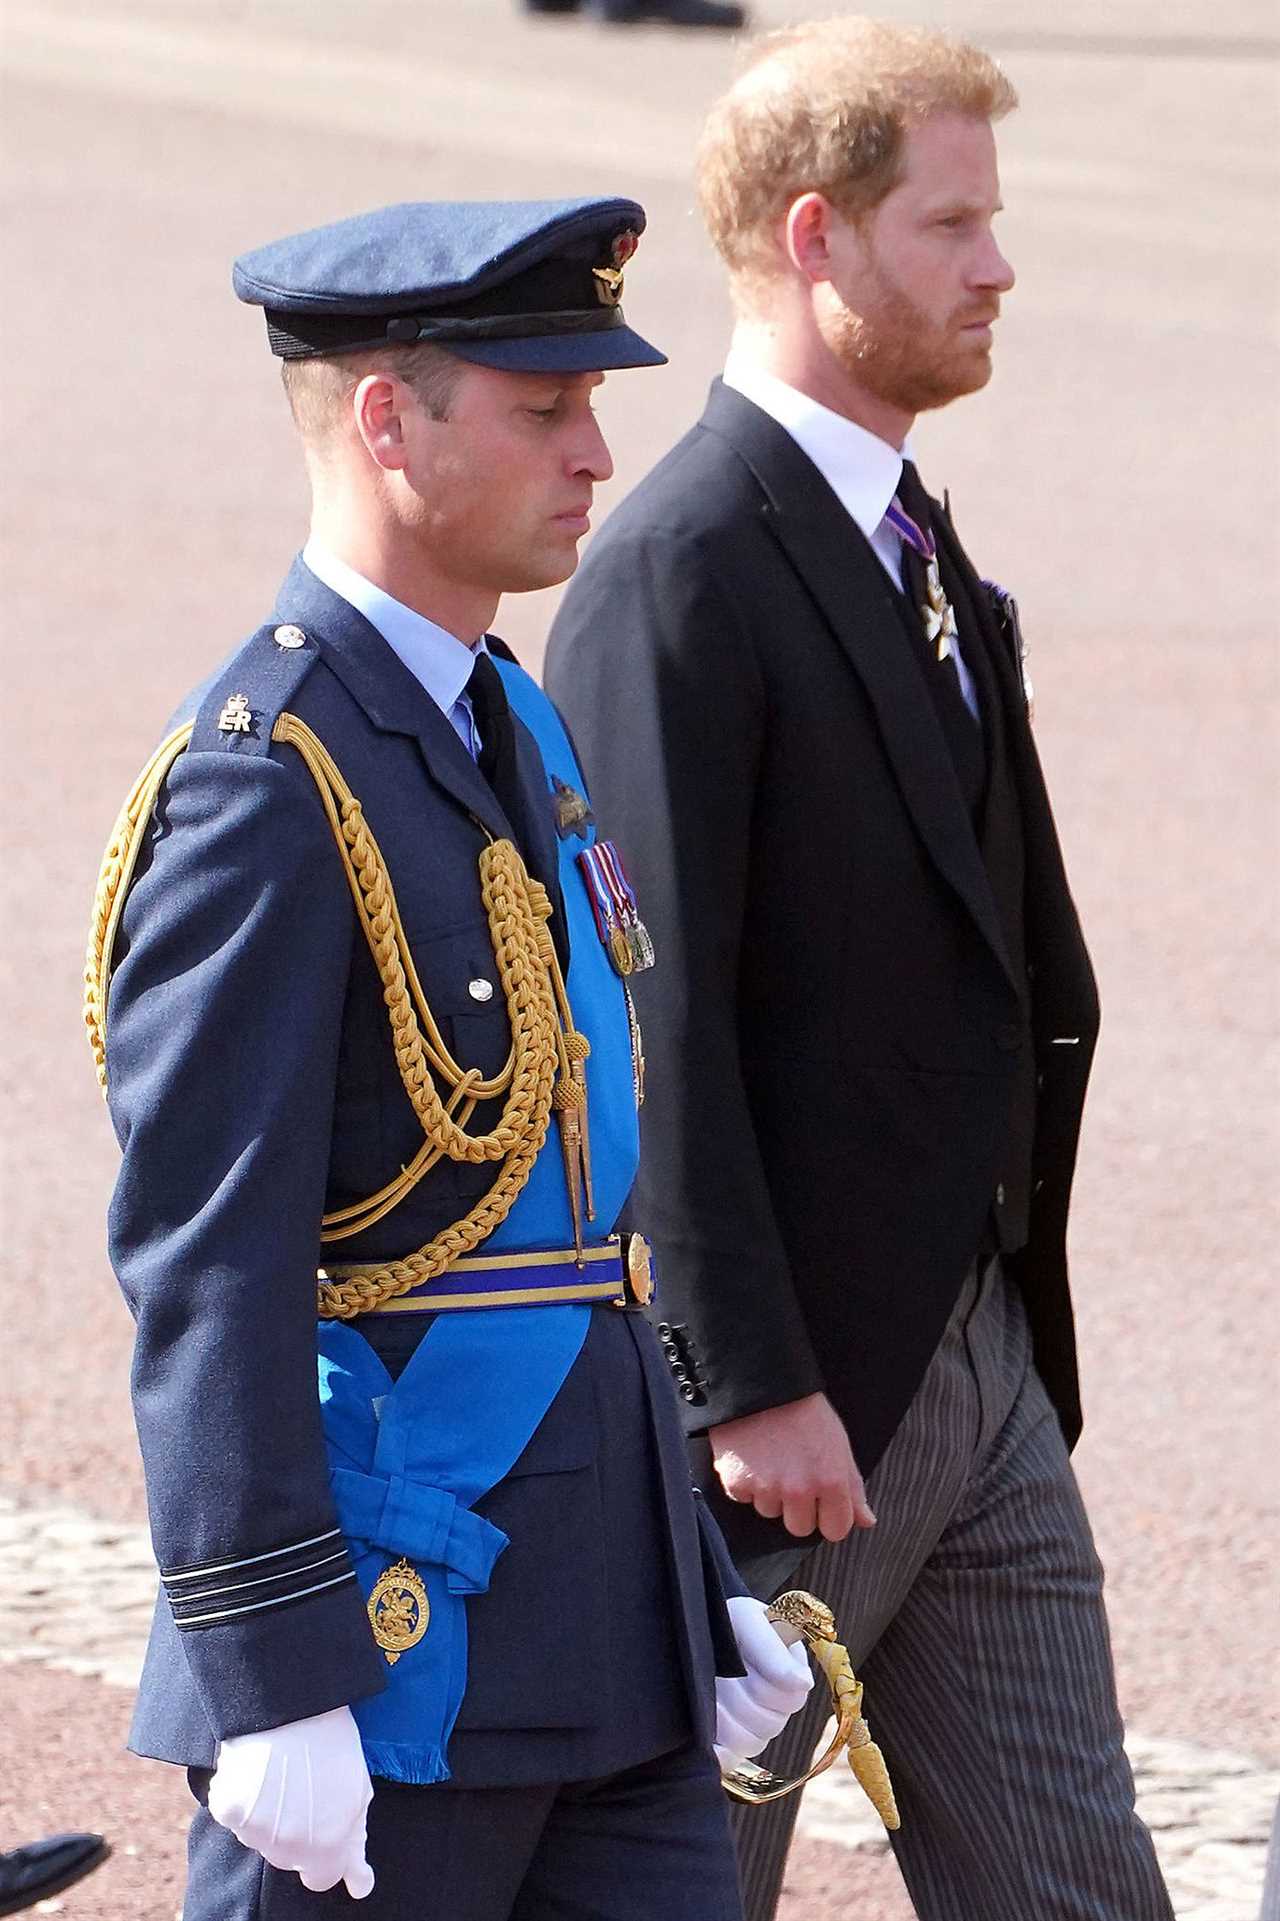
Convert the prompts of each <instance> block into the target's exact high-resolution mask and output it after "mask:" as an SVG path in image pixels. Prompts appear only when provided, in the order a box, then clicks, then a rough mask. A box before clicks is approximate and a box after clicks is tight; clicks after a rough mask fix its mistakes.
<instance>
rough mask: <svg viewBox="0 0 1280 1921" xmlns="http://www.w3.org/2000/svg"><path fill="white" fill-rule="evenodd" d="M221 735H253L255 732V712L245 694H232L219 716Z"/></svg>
mask: <svg viewBox="0 0 1280 1921" xmlns="http://www.w3.org/2000/svg"><path fill="white" fill-rule="evenodd" d="M218 732H219V733H220V734H251V733H252V732H253V712H252V709H251V708H250V706H249V702H248V700H247V698H246V697H245V695H244V694H232V696H231V698H230V700H229V701H228V702H227V704H226V706H225V707H224V708H223V710H222V712H221V713H220V714H219V715H218Z"/></svg>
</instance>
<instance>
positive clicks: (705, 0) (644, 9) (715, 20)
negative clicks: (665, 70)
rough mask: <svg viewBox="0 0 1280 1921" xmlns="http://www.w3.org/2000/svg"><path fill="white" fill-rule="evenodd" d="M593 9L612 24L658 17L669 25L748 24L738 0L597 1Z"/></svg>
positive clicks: (627, 23)
mask: <svg viewBox="0 0 1280 1921" xmlns="http://www.w3.org/2000/svg"><path fill="white" fill-rule="evenodd" d="M592 11H593V12H594V13H595V14H596V16H597V18H598V19H600V20H603V21H604V22H605V24H606V25H607V26H610V27H625V26H635V25H637V24H639V23H640V22H642V21H645V20H656V21H658V22H660V23H661V24H662V25H663V26H667V27H728V28H729V29H730V30H731V31H735V32H736V30H737V29H738V28H739V27H744V26H745V25H746V24H747V12H746V8H745V7H740V6H738V5H736V4H735V0H595V5H594V7H593V9H592Z"/></svg>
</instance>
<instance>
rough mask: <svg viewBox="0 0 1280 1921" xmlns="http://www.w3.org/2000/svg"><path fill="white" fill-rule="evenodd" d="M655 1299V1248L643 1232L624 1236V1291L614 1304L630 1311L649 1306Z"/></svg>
mask: <svg viewBox="0 0 1280 1921" xmlns="http://www.w3.org/2000/svg"><path fill="white" fill-rule="evenodd" d="M652 1299H653V1249H652V1248H651V1247H650V1245H649V1243H648V1241H646V1239H645V1237H644V1235H643V1234H624V1235H623V1237H622V1292H621V1294H616V1295H615V1296H614V1298H613V1302H612V1305H613V1306H614V1307H620V1308H623V1309H624V1310H626V1311H628V1312H634V1311H635V1310H636V1309H637V1308H642V1307H648V1305H649V1303H650V1301H651V1300H652Z"/></svg>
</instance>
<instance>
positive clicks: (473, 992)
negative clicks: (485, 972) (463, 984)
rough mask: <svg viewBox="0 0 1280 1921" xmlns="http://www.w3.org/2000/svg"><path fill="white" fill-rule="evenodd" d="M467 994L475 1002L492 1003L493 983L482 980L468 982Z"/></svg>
mask: <svg viewBox="0 0 1280 1921" xmlns="http://www.w3.org/2000/svg"><path fill="white" fill-rule="evenodd" d="M467 992H468V994H470V996H471V998H472V1000H473V1001H491V1000H492V999H493V982H492V981H480V980H475V981H468V982H467Z"/></svg>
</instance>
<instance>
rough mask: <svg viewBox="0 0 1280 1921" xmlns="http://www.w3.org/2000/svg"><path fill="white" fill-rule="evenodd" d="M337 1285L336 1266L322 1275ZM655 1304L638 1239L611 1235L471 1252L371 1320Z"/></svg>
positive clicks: (644, 1247)
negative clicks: (577, 1246) (593, 1242)
mask: <svg viewBox="0 0 1280 1921" xmlns="http://www.w3.org/2000/svg"><path fill="white" fill-rule="evenodd" d="M326 1272H327V1275H328V1277H329V1278H330V1279H340V1278H341V1276H342V1272H343V1270H342V1268H341V1267H336V1266H335V1267H331V1268H328V1269H327V1270H326ZM652 1298H653V1260H652V1255H651V1252H650V1249H649V1243H648V1242H647V1241H646V1240H645V1238H644V1236H643V1234H622V1235H618V1234H614V1235H611V1236H610V1238H609V1239H608V1240H607V1241H605V1242H604V1243H603V1244H602V1245H601V1246H598V1247H584V1248H583V1250H582V1254H581V1257H579V1256H578V1254H577V1253H576V1252H575V1251H574V1249H573V1248H571V1247H570V1248H546V1249H538V1250H535V1251H532V1252H526V1253H522V1254H470V1255H467V1256H466V1257H465V1258H464V1259H462V1260H458V1261H454V1262H453V1264H452V1266H450V1267H447V1268H445V1270H444V1272H443V1273H442V1274H437V1275H436V1276H435V1277H434V1279H432V1280H430V1281H423V1282H422V1283H421V1284H420V1285H419V1286H418V1287H411V1288H409V1289H408V1290H407V1291H406V1292H405V1293H403V1294H398V1295H396V1297H395V1299H394V1300H390V1301H384V1302H383V1303H382V1305H381V1306H380V1307H375V1308H371V1309H370V1310H369V1312H370V1313H373V1314H441V1313H446V1312H448V1311H449V1310H450V1309H454V1308H468V1307H534V1306H538V1305H540V1304H542V1303H546V1304H548V1305H554V1306H556V1307H568V1306H573V1305H574V1304H575V1303H578V1302H594V1301H599V1302H606V1303H607V1304H608V1305H609V1306H611V1307H619V1308H624V1309H628V1310H632V1309H636V1308H643V1307H647V1306H648V1305H649V1302H650V1301H651V1300H652Z"/></svg>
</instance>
